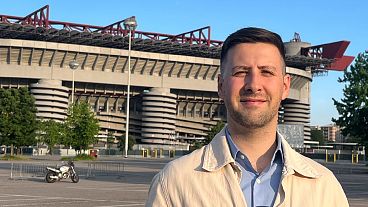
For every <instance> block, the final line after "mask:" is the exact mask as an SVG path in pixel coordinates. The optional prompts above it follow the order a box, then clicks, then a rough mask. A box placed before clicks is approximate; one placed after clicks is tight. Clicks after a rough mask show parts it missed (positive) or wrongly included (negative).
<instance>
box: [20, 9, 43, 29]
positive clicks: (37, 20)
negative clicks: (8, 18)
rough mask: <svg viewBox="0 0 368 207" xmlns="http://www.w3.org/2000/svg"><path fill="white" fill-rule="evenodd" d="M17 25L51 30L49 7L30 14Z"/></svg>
mask: <svg viewBox="0 0 368 207" xmlns="http://www.w3.org/2000/svg"><path fill="white" fill-rule="evenodd" d="M15 23H21V24H27V25H32V26H35V27H37V26H38V27H44V28H49V5H46V6H44V7H42V8H40V9H38V10H36V11H34V12H32V13H30V14H28V15H27V16H25V17H24V18H22V19H20V20H18V21H17V22H15Z"/></svg>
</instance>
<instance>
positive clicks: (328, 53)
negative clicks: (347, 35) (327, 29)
mask: <svg viewBox="0 0 368 207" xmlns="http://www.w3.org/2000/svg"><path fill="white" fill-rule="evenodd" d="M349 44H350V42H349V41H338V42H332V43H327V44H322V45H315V46H312V47H308V48H302V55H305V56H308V57H314V58H320V59H322V58H327V59H334V61H333V62H332V63H331V64H330V65H329V66H327V68H325V69H326V70H336V71H343V70H345V69H346V68H347V67H348V66H349V65H350V64H351V62H352V61H353V60H354V57H353V56H344V53H345V51H346V49H347V48H348V46H349Z"/></svg>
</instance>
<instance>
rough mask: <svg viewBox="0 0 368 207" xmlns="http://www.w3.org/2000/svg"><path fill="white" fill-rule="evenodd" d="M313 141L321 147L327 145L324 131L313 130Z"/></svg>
mask: <svg viewBox="0 0 368 207" xmlns="http://www.w3.org/2000/svg"><path fill="white" fill-rule="evenodd" d="M311 139H312V140H313V141H318V142H319V144H320V145H324V144H325V139H324V138H323V131H322V130H312V131H311Z"/></svg>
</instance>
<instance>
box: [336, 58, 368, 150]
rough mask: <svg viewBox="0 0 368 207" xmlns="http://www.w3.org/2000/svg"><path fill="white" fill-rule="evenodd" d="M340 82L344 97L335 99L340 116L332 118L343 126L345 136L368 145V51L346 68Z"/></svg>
mask: <svg viewBox="0 0 368 207" xmlns="http://www.w3.org/2000/svg"><path fill="white" fill-rule="evenodd" d="M338 82H339V83H344V84H345V88H344V89H343V94H344V98H342V99H341V101H337V100H335V99H333V101H334V104H335V106H336V109H337V111H338V113H339V118H337V119H334V118H333V119H332V121H333V122H335V123H336V124H337V125H338V126H340V127H341V128H342V134H343V135H344V136H347V135H349V136H350V137H354V138H356V139H357V140H359V142H360V143H362V144H364V145H366V146H367V145H368V98H367V97H368V51H366V52H364V53H361V54H359V55H358V57H357V58H356V60H355V63H354V65H352V66H351V67H350V70H345V72H344V76H343V78H339V80H338Z"/></svg>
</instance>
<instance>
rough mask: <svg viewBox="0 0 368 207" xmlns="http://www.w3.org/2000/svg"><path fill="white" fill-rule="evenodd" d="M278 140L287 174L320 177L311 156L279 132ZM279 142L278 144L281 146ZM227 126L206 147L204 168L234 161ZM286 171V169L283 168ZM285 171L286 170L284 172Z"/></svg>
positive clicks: (217, 168) (215, 168)
mask: <svg viewBox="0 0 368 207" xmlns="http://www.w3.org/2000/svg"><path fill="white" fill-rule="evenodd" d="M277 138H278V141H277V142H281V144H280V145H281V146H282V147H280V149H281V150H282V154H283V156H282V157H283V163H284V168H285V174H286V175H288V174H294V173H295V171H296V172H298V173H299V174H301V175H303V176H306V177H310V178H318V177H320V176H321V174H320V173H319V172H318V170H317V168H316V167H314V165H316V164H315V163H313V162H312V161H310V160H309V158H306V157H304V156H302V155H301V154H299V153H298V152H296V151H294V150H293V149H292V148H291V147H290V145H289V144H288V143H287V141H286V140H285V139H284V138H283V136H282V135H281V134H280V133H279V132H277ZM280 145H279V144H278V146H280ZM229 148H230V147H229V144H228V141H227V137H226V133H225V128H223V129H222V130H221V131H220V132H219V133H218V134H217V135H216V136H215V137H214V138H213V140H212V141H211V142H210V144H208V145H207V146H206V147H205V149H204V152H203V153H204V154H203V161H202V169H204V170H206V171H209V172H211V171H216V170H219V169H221V168H223V167H224V166H225V165H227V164H230V163H234V162H235V159H234V158H233V157H232V154H231V152H230V149H229ZM283 171H284V170H283ZM283 173H284V172H283Z"/></svg>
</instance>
